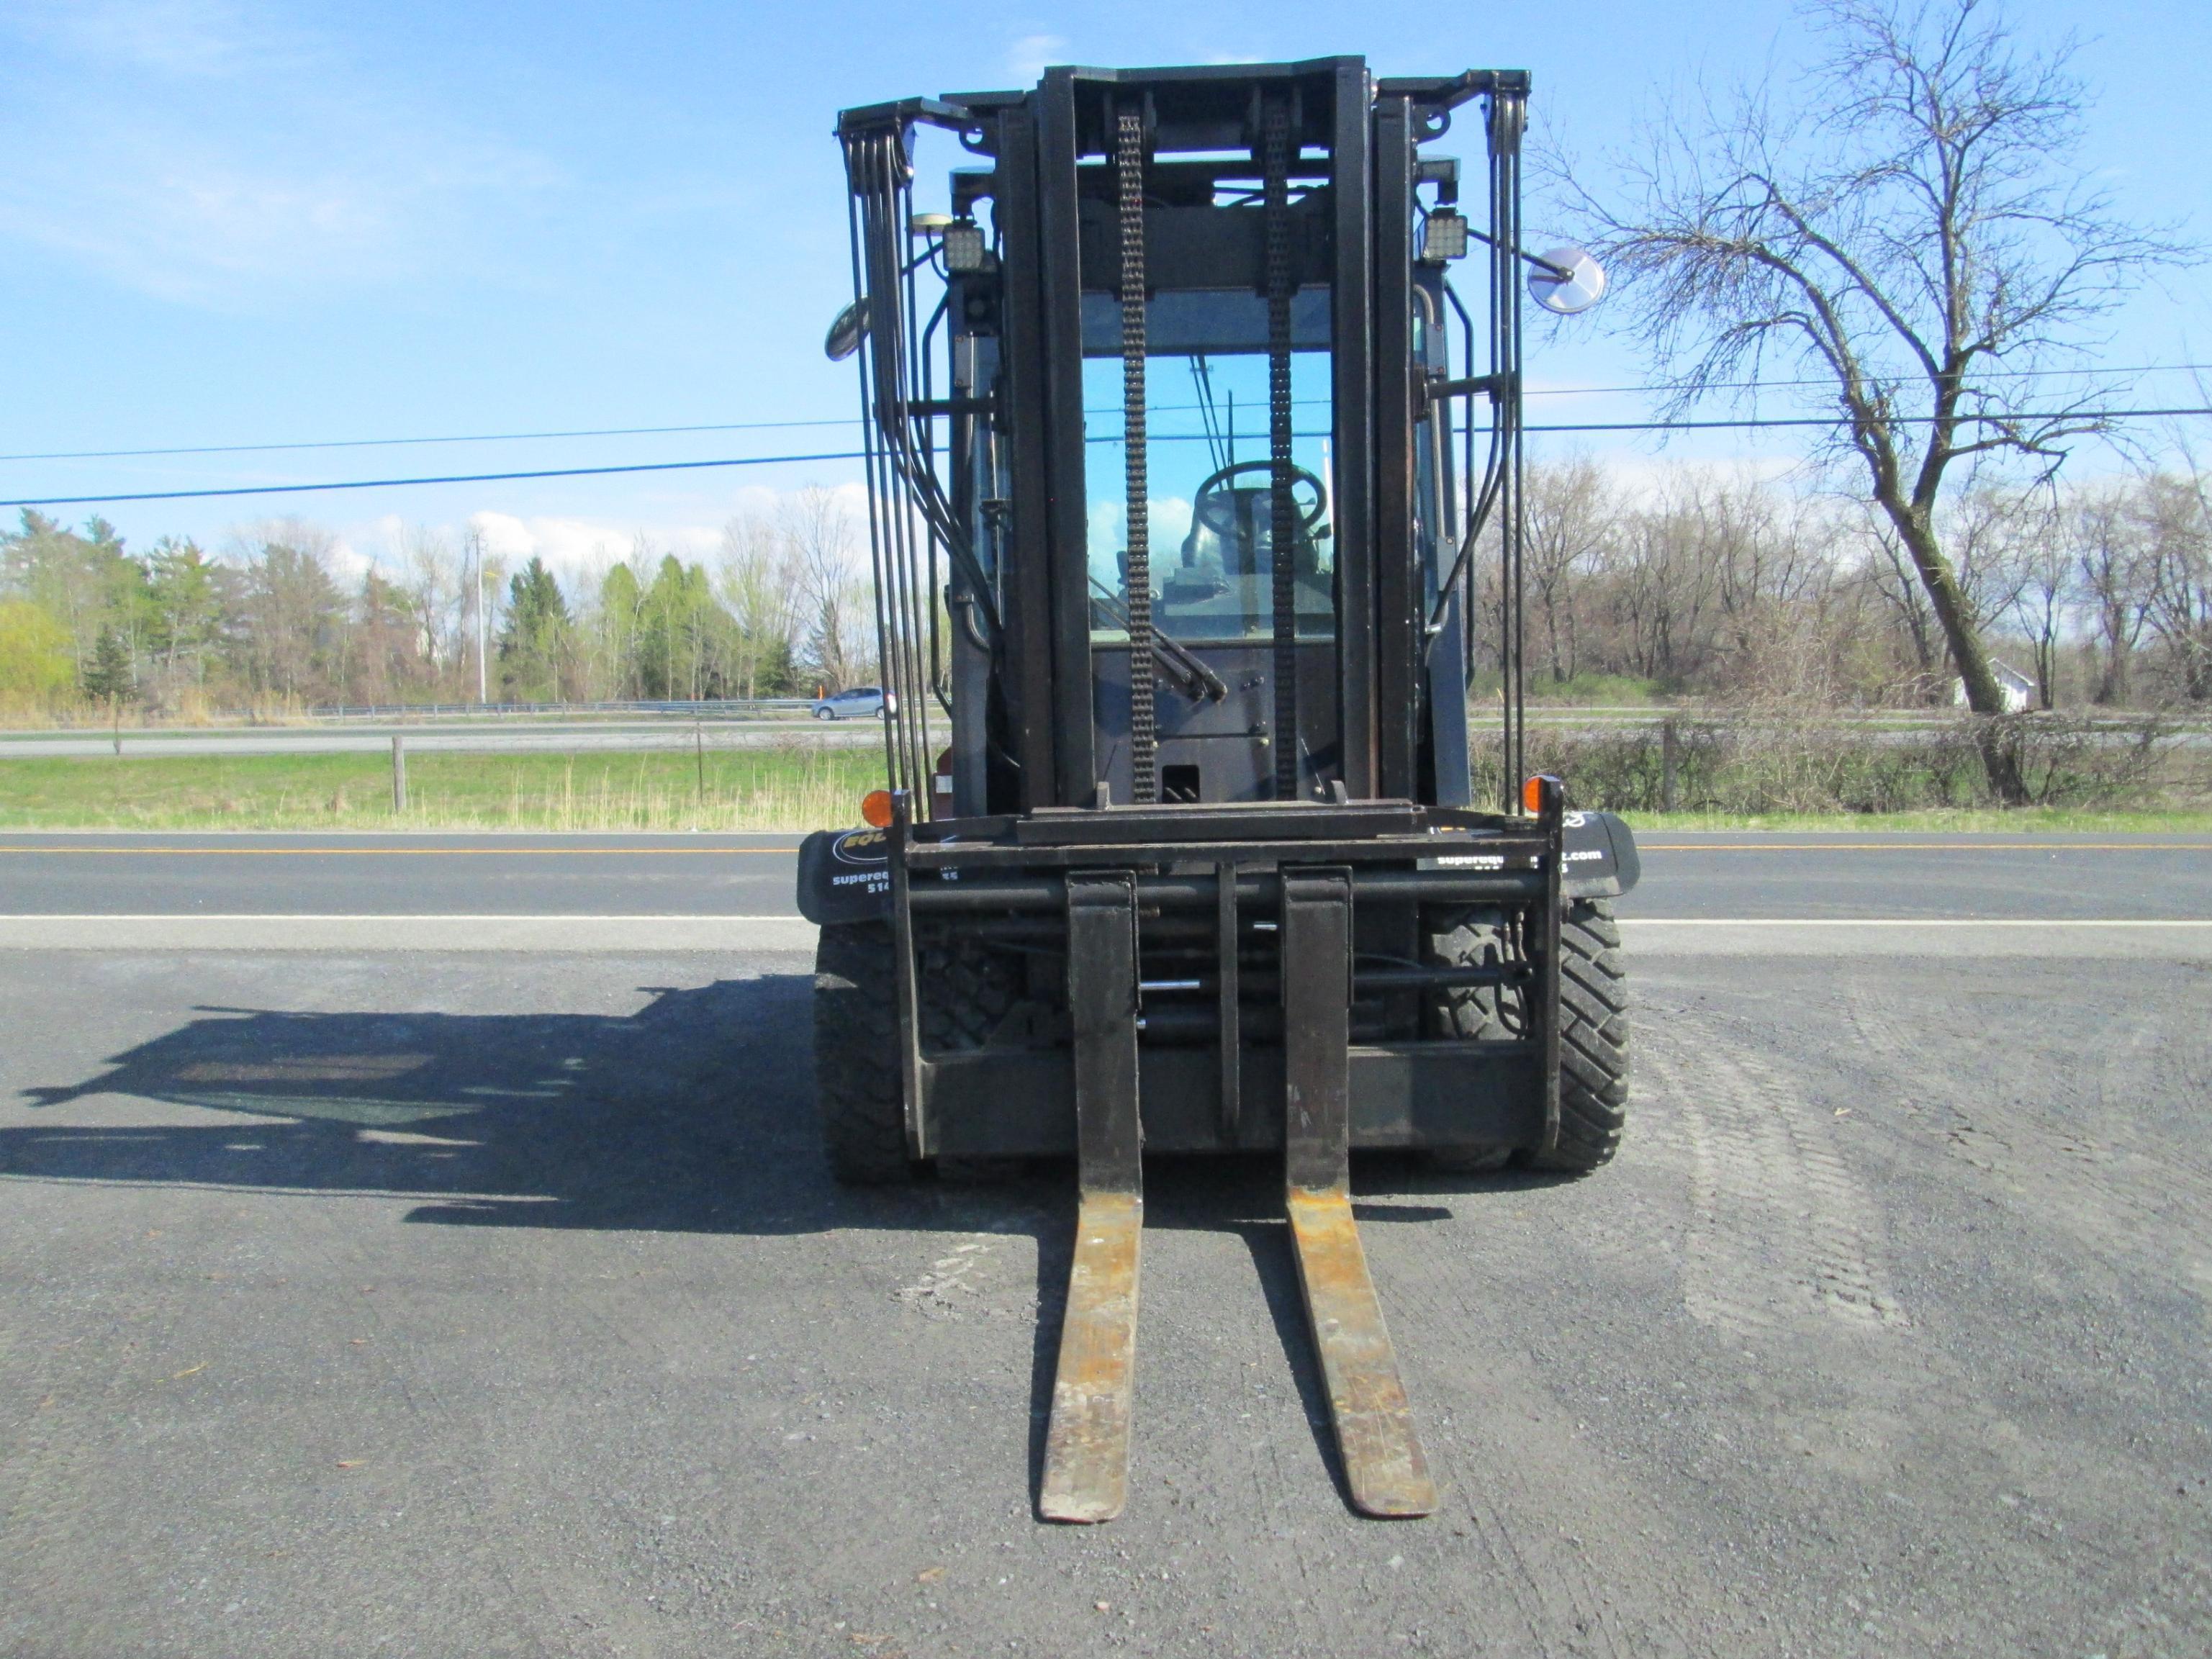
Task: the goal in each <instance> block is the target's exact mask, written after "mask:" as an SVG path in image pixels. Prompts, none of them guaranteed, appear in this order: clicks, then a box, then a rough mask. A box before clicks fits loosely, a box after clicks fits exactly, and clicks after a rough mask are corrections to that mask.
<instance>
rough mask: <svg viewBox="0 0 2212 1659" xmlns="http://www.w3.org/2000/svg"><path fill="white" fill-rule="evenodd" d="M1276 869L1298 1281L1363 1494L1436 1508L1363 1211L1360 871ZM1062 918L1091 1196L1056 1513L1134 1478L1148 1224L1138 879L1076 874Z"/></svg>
mask: <svg viewBox="0 0 2212 1659" xmlns="http://www.w3.org/2000/svg"><path fill="white" fill-rule="evenodd" d="M1281 879H1282V908H1281V913H1280V914H1281V921H1280V924H1279V928H1280V931H1279V939H1280V942H1281V951H1282V973H1281V983H1282V999H1283V1030H1284V1074H1285V1089H1284V1096H1285V1098H1284V1109H1285V1121H1284V1141H1285V1205H1286V1208H1287V1210H1288V1212H1289V1218H1290V1226H1291V1242H1292V1244H1293V1247H1294V1249H1295V1250H1296V1252H1297V1264H1298V1283H1299V1285H1300V1288H1301V1290H1302V1291H1303V1292H1304V1299H1305V1304H1306V1315H1307V1318H1308V1321H1309V1322H1310V1326H1311V1328H1312V1330H1313V1335H1314V1346H1315V1347H1316V1349H1317V1350H1318V1352H1319V1354H1320V1358H1321V1367H1322V1380H1323V1383H1324V1384H1325V1386H1326V1387H1327V1389H1328V1403H1329V1415H1330V1418H1331V1419H1332V1420H1333V1422H1334V1426H1335V1431H1336V1443H1337V1449H1338V1452H1339V1454H1340V1456H1341V1457H1342V1459H1343V1463H1344V1474H1345V1482H1346V1486H1347V1487H1348V1488H1349V1490H1350V1493H1351V1498H1352V1507H1353V1508H1355V1509H1357V1510H1359V1511H1360V1512H1361V1513H1362V1514H1364V1515H1370V1516H1383V1517H1391V1516H1422V1515H1427V1514H1429V1513H1431V1511H1433V1510H1435V1508H1436V1506H1437V1490H1436V1485H1435V1482H1434V1481H1433V1480H1431V1478H1430V1475H1429V1471H1428V1463H1427V1460H1426V1459H1425V1457H1424V1456H1423V1455H1422V1452H1421V1446H1420V1440H1419V1436H1418V1434H1417V1433H1416V1432H1415V1431H1414V1427H1413V1411H1412V1408H1411V1407H1410V1406H1409V1405H1408V1404H1407V1400H1406V1390H1405V1385H1404V1384H1403V1383H1401V1381H1400V1380H1399V1376H1398V1360H1397V1355H1396V1353H1395V1351H1394V1350H1393V1349H1392V1347H1391V1346H1390V1335H1389V1330H1388V1329H1387V1328H1385V1326H1384V1324H1383V1310H1382V1306H1381V1304H1379V1303H1378V1302H1377V1300H1376V1295H1375V1285H1374V1281H1373V1280H1372V1279H1370V1277H1369V1274H1368V1271H1367V1258H1366V1255H1365V1252H1364V1251H1363V1250H1362V1249H1361V1248H1360V1243H1359V1230H1358V1224H1357V1223H1356V1222H1355V1220H1354V1219H1353V1217H1352V1194H1351V1182H1350V1146H1351V1125H1350V1103H1351V1071H1350V1043H1351V1008H1352V872H1350V871H1349V870H1347V869H1343V868H1337V867H1321V868H1310V869H1302V870H1301V869H1292V870H1285V871H1284V872H1282V878H1281ZM1067 920H1068V957H1067V963H1068V965H1067V983H1068V1003H1069V1007H1070V1010H1071V1012H1072V1014H1073V1025H1074V1066H1075V1109H1076V1145H1077V1159H1078V1164H1077V1177H1078V1181H1079V1188H1080V1202H1079V1208H1078V1211H1077V1216H1076V1230H1075V1249H1074V1255H1073V1261H1072V1264H1071V1266H1070V1268H1069V1273H1068V1288H1067V1310H1066V1316H1065V1318H1064V1320H1063V1322H1062V1324H1061V1327H1060V1360H1059V1368H1058V1371H1057V1374H1056V1376H1055V1377H1054V1383H1053V1395H1052V1420H1051V1425H1050V1427H1049V1429H1048V1432H1047V1435H1046V1439H1045V1464H1044V1480H1043V1483H1042V1490H1041V1492H1040V1495H1039V1498H1038V1505H1037V1507H1038V1510H1039V1512H1040V1513H1041V1514H1042V1515H1043V1516H1044V1517H1045V1518H1046V1519H1047V1520H1050V1521H1073V1522H1097V1521H1110V1520H1112V1519H1113V1518H1114V1517H1115V1516H1117V1515H1119V1514H1120V1513H1121V1509H1122V1505H1123V1504H1124V1503H1125V1502H1126V1501H1127V1494H1128V1466H1129V1419H1130V1402H1131V1397H1132V1394H1133V1383H1134V1370H1135V1362H1136V1334H1137V1268H1138V1258H1139V1241H1140V1239H1141V1237H1142V1233H1143V1227H1144V1193H1143V1172H1142V1168H1141V1151H1142V1129H1141V1125H1140V1121H1139V1111H1138V1098H1137V1085H1138V1049H1137V1009H1138V996H1137V991H1138V984H1137V974H1138V956H1137V915H1136V891H1135V884H1134V881H1133V878H1132V877H1131V876H1130V875H1129V874H1127V872H1111V873H1103V874H1079V875H1071V876H1070V877H1069V878H1068V881H1067ZM1228 948H1230V949H1231V950H1233V949H1234V941H1233V938H1232V939H1231V942H1230V945H1229V947H1228ZM1228 1040H1230V1041H1234V1040H1235V1035H1234V1027H1233V1026H1231V1027H1230V1028H1229V1030H1228ZM1223 1073H1224V1081H1225V1085H1226V1084H1227V1083H1228V1082H1229V1081H1230V1079H1233V1078H1234V1077H1235V1076H1236V1071H1235V1068H1234V1067H1233V1066H1229V1065H1227V1064H1225V1066H1224V1067H1223Z"/></svg>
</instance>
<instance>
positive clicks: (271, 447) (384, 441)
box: [0, 415, 860, 461]
mask: <svg viewBox="0 0 2212 1659" xmlns="http://www.w3.org/2000/svg"><path fill="white" fill-rule="evenodd" d="M859 424H860V422H859V420H858V418H857V417H855V416H850V415H848V416H843V417H842V418H840V419H837V420H834V421H726V422H721V423H720V424H718V425H713V426H600V427H583V428H577V429H576V430H574V431H573V432H464V433H457V434H452V435H446V436H442V437H435V438H325V439H319V440H317V441H312V442H301V443H282V444H197V445H192V446H189V447H183V448H176V449H57V450H51V451H48V452H47V453H44V454H23V455H0V461H112V460H131V459H137V458H140V457H146V456H156V455H263V454H268V453H272V452H274V451H277V450H299V449H390V448H404V447H410V446H412V445H415V444H500V443H534V442H537V441H539V440H542V439H548V438H646V437H663V436H667V435H671V434H675V433H680V432H768V431H783V430H787V429H790V428H797V427H806V426H858V425H859Z"/></svg>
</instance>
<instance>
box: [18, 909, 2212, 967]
mask: <svg viewBox="0 0 2212 1659" xmlns="http://www.w3.org/2000/svg"><path fill="white" fill-rule="evenodd" d="M1621 931H1622V934H1623V936H1624V939H1625V940H1626V945H1627V950H1628V954H1629V957H1630V960H1631V961H1632V962H1633V961H1635V960H1636V959H1638V958H1639V957H1654V958H1657V957H1906V956H1917V957H2021V958H2033V957H2044V958H2069V959H2080V958H2084V957H2136V958H2142V959H2163V960H2168V961H2173V960H2184V961H2199V960H2212V918H2207V919H2191V918H2141V917H2129V918H2117V917H2116V918H2111V919H2100V918H2085V917H2078V916H2071V917H2066V918H2063V919H2058V920H2053V921H2034V920H2031V919H2026V918H2016V917H1987V918H1979V917H1964V916H1934V917H1926V918H1920V917H1911V916H1869V917H1850V916H1820V917H1808V918H1805V919H1802V920H1792V919H1789V918H1785V917H1777V916H1745V917H1723V916H1653V917H1638V916H1630V917H1626V918H1624V919H1623V920H1622V922H1621ZM816 939H817V929H816V928H815V927H814V925H813V924H812V923H811V922H809V921H805V920H803V919H802V918H800V917H798V916H794V915H576V914H573V913H572V914H565V915H564V914H544V913H538V914H532V915H454V914H451V913H447V914H442V915H425V914H405V915H364V914H358V913H356V914H347V915H334V914H328V913H308V914H301V913H296V912H295V913H291V914H286V913H283V912H270V911H259V912H250V913H240V912H225V913H221V914H211V913H210V914H199V915H193V914H189V913H187V914H183V915H179V914H176V913H173V912H172V913H167V914H160V915H149V914H143V913H139V914H116V913H112V912H111V913H108V914H106V915H98V914H84V913H75V914H66V915H27V914H18V915H0V951H140V952H147V953H162V952H192V951H258V952H264V953H267V952H285V951H360V952H365V953H384V952H399V953H406V952H415V951H424V952H433V951H434V952H455V951H489V952H496V951H513V952H532V951H542V952H548V953H553V952H577V953H591V952H599V953H608V952H623V953H635V954H660V953H667V954H677V953H683V952H702V951H703V952H713V953H715V954H717V955H722V956H733V955H744V954H745V953H748V952H771V953H778V954H782V953H791V954H811V952H812V951H813V949H814V945H815V940H816Z"/></svg>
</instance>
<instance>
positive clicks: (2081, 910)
mask: <svg viewBox="0 0 2212 1659" xmlns="http://www.w3.org/2000/svg"><path fill="white" fill-rule="evenodd" d="M797 845H798V841H797V838H796V837H795V836H703V835H688V836H528V835H501V836H481V835H478V836H428V835H392V836H352V835H295V836H278V835H270V836H247V835H204V836H192V835H172V834H152V835H101V834H74V833H71V834H35V835H33V834H27V833H22V832H15V833H6V832H0V918H4V917H9V916H27V915H49V916H60V915H84V916H95V915H210V916H215V915H287V914H289V915H314V916H333V915H362V916H389V917H417V916H421V917H428V916H439V915H444V916H464V915H465V916H509V917H526V916H572V915H596V916H625V917H650V916H669V917H676V916H746V917H756V916H757V917H766V916H795V915H797V911H796V909H795V908H794V905H793V896H792V892H793V888H792V883H793V867H794V863H793V849H794V848H796V847H797ZM1643 856H1644V881H1643V884H1641V885H1640V886H1639V887H1638V889H1637V890H1636V891H1635V892H1634V893H1633V894H1632V895H1630V896H1629V897H1628V898H1627V899H1626V900H1625V901H1624V902H1623V903H1622V906H1621V910H1622V914H1623V915H1626V916H1628V917H1630V918H1632V919H1638V918H1645V919H1658V918H1669V919H1672V918H1682V919H1699V920H1721V919H1733V918H1759V919H1767V920H1791V919H1817V918H1828V919H1849V918H1876V917H1879V918H1912V917H1929V918H1949V919H1957V920H1969V919H2008V920H2015V921H2018V920H2038V919H2050V920H2057V919H2071V920H2076V921H2079V920H2093V919H2100V918H2111V919H2126V920H2131V921H2151V920H2172V919H2186V920H2191V921H2212V836H2185V835H2148V836H2115V835H2087V836H1916V835H1893V834H1857V835H1853V834H1833V835H1802V834H1759V833H1752V832H1745V831H1741V830H1715V831H1706V832H1691V831H1682V830H1668V831H1665V832H1662V833H1656V834H1653V835H1650V836H1647V837H1646V838H1645V842H1644V852H1643ZM4 938H5V923H4V921H0V939H4Z"/></svg>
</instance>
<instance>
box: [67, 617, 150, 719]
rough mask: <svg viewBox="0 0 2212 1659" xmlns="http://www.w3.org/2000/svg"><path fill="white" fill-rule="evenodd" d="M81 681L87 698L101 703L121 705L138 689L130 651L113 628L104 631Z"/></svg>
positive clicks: (79, 675) (105, 628) (84, 668)
mask: <svg viewBox="0 0 2212 1659" xmlns="http://www.w3.org/2000/svg"><path fill="white" fill-rule="evenodd" d="M78 678H79V679H80V681H81V682H82V684H83V686H84V694H85V696H88V697H91V698H94V699H95V700H97V701H98V702H108V703H120V702H122V701H123V699H125V697H128V696H131V693H132V692H133V691H134V690H136V689H137V684H138V676H137V673H136V672H135V671H134V670H133V668H132V666H131V651H130V647H127V646H125V644H124V643H123V636H122V635H120V634H118V633H117V632H116V630H115V629H113V628H112V627H103V628H101V629H100V637H99V639H98V640H97V641H95V642H94V645H93V647H92V654H91V656H90V657H89V659H88V660H87V661H86V663H85V665H84V666H83V668H82V670H80V671H79V673H78Z"/></svg>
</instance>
